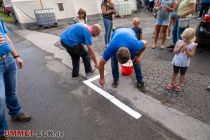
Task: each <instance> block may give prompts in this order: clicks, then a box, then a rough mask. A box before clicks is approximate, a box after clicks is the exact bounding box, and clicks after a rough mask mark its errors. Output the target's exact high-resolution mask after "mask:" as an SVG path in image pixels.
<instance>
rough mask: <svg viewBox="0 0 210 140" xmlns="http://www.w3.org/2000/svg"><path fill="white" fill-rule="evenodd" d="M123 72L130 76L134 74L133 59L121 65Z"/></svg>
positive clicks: (124, 74)
mask: <svg viewBox="0 0 210 140" xmlns="http://www.w3.org/2000/svg"><path fill="white" fill-rule="evenodd" d="M121 74H122V75H123V76H130V75H132V74H133V62H132V60H129V61H128V62H127V63H125V64H122V65H121Z"/></svg>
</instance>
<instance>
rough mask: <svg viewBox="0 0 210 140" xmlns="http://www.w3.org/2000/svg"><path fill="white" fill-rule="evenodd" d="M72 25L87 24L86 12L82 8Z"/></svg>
mask: <svg viewBox="0 0 210 140" xmlns="http://www.w3.org/2000/svg"><path fill="white" fill-rule="evenodd" d="M73 21H74V23H82V24H87V16H86V11H85V10H84V9H82V8H80V9H79V11H78V16H77V17H75V18H74V19H73Z"/></svg>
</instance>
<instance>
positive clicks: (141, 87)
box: [137, 81, 146, 92]
mask: <svg viewBox="0 0 210 140" xmlns="http://www.w3.org/2000/svg"><path fill="white" fill-rule="evenodd" d="M137 87H138V89H139V90H140V91H141V92H145V89H146V88H145V86H144V82H142V81H138V82H137Z"/></svg>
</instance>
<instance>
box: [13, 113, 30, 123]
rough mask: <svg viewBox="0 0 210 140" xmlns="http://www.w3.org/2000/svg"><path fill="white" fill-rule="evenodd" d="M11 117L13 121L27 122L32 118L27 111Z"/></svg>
mask: <svg viewBox="0 0 210 140" xmlns="http://www.w3.org/2000/svg"><path fill="white" fill-rule="evenodd" d="M11 119H12V121H19V122H27V121H30V120H31V116H30V115H27V114H25V113H20V114H18V115H17V116H15V117H12V118H11Z"/></svg>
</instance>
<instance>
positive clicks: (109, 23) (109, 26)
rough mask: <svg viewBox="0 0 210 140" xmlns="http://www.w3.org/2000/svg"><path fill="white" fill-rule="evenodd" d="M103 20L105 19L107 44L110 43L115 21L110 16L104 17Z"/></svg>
mask: <svg viewBox="0 0 210 140" xmlns="http://www.w3.org/2000/svg"><path fill="white" fill-rule="evenodd" d="M103 21H104V27H105V34H104V40H105V44H106V45H108V44H109V41H110V38H111V33H112V26H113V23H112V20H110V19H108V18H103Z"/></svg>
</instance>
